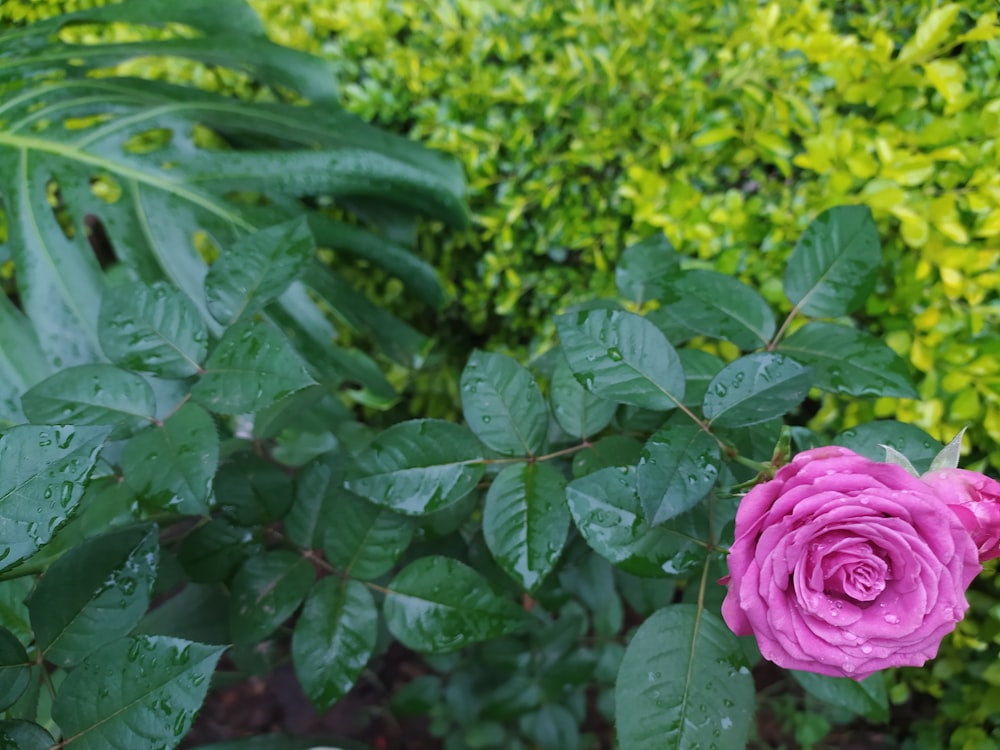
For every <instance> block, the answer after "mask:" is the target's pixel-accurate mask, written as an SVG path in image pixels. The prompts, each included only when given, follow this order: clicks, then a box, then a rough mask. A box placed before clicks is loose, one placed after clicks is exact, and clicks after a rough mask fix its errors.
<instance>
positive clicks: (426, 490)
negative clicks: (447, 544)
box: [345, 419, 483, 516]
mask: <svg viewBox="0 0 1000 750" xmlns="http://www.w3.org/2000/svg"><path fill="white" fill-rule="evenodd" d="M358 473H359V476H357V477H354V478H352V479H349V480H348V481H347V482H346V483H345V485H346V487H347V488H348V489H349V490H351V491H352V492H354V493H356V494H358V495H361V496H362V497H364V498H367V499H368V500H371V501H372V502H373V503H375V504H376V505H381V506H383V507H385V508H389V509H390V510H394V511H396V512H398V513H405V514H406V515H415V516H419V515H424V514H426V513H432V512H434V511H436V510H440V509H442V508H445V507H447V506H448V505H451V504H452V503H454V502H456V501H458V500H461V499H462V498H463V497H465V496H466V495H468V494H469V493H470V492H472V490H473V488H474V487H475V486H476V482H478V481H479V478H480V477H481V476H482V475H483V463H482V454H481V451H480V449H479V444H478V442H477V441H476V439H475V438H474V437H473V436H472V434H471V433H470V432H469V431H468V430H467V429H466V428H465V427H461V426H459V425H456V424H451V423H449V422H444V421H441V420H437V419H416V420H411V421H409V422H402V423H400V424H397V425H394V426H392V427H390V428H389V429H388V430H386V431H385V432H383V433H382V434H381V435H379V436H378V437H377V438H375V440H374V441H373V442H372V444H371V445H370V446H369V447H368V449H367V450H366V451H365V452H364V453H362V454H361V455H360V456H359V457H358Z"/></svg>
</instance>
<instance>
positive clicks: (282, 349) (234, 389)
mask: <svg viewBox="0 0 1000 750" xmlns="http://www.w3.org/2000/svg"><path fill="white" fill-rule="evenodd" d="M315 383H316V381H315V380H313V379H312V377H311V376H310V375H309V373H308V372H306V368H305V364H304V363H303V362H302V359H301V358H300V357H299V355H298V353H297V352H296V351H295V349H293V348H292V346H291V344H290V343H289V341H288V339H287V337H285V336H284V335H283V334H282V333H281V332H280V331H279V330H277V329H276V328H274V327H273V326H271V325H269V324H268V323H265V322H263V321H258V320H246V321H243V322H241V323H237V324H236V325H234V326H233V327H232V328H230V329H228V330H227V331H226V332H225V334H223V336H222V339H221V340H220V341H219V343H218V344H217V345H216V347H215V349H214V350H213V351H212V353H211V354H210V355H209V357H208V360H207V361H206V362H205V371H204V372H203V373H202V375H201V377H200V378H199V379H198V382H197V383H195V385H194V387H193V388H192V389H191V398H193V399H195V400H196V401H198V402H199V403H201V404H202V405H203V406H205V408H207V409H210V410H211V411H214V412H217V413H220V414H250V413H253V412H257V411H260V410H261V409H263V408H264V407H266V406H269V405H271V404H273V403H275V402H277V401H280V400H281V399H283V398H284V397H285V396H288V395H289V394H292V393H294V392H295V391H298V390H301V389H303V388H305V387H306V386H310V385H314V384H315Z"/></svg>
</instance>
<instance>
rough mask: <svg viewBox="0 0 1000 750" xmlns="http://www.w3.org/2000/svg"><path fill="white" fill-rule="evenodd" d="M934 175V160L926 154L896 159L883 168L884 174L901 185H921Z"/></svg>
mask: <svg viewBox="0 0 1000 750" xmlns="http://www.w3.org/2000/svg"><path fill="white" fill-rule="evenodd" d="M933 175H934V162H932V161H931V160H930V159H928V158H927V157H926V156H924V155H920V156H906V157H902V158H900V159H896V160H895V161H894V162H893V163H892V164H886V165H885V166H884V167H883V168H882V176H883V177H886V178H888V179H890V180H895V181H896V182H898V183H899V184H900V185H906V186H908V187H912V186H914V185H921V184H923V183H924V182H926V181H927V180H928V179H930V178H931V177H932V176H933Z"/></svg>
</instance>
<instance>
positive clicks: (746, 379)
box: [703, 352, 812, 427]
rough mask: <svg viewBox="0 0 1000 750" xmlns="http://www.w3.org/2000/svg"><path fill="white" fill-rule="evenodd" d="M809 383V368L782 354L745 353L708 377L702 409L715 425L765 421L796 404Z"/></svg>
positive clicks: (803, 394)
mask: <svg viewBox="0 0 1000 750" xmlns="http://www.w3.org/2000/svg"><path fill="white" fill-rule="evenodd" d="M811 384H812V370H811V369H810V368H808V367H804V366H802V365H800V364H799V363H798V362H796V361H795V360H793V359H791V358H789V357H786V356H785V355H784V354H776V353H774V352H758V353H756V354H748V355H746V356H745V357H740V358H739V359H738V360H736V361H735V362H731V363H729V364H728V365H726V366H725V367H724V368H723V369H722V371H721V372H719V374H718V375H716V376H715V377H714V378H713V379H712V382H711V383H710V384H709V386H708V391H707V392H706V393H705V403H704V406H703V411H704V413H705V417H706V418H707V419H708V420H709V422H710V423H711V424H712V425H713V426H715V427H744V426H746V425H752V424H757V423H759V422H766V421H767V420H769V419H774V418H775V417H780V416H781V415H783V414H787V413H788V412H789V411H791V410H792V409H794V408H795V407H796V406H798V405H799V403H801V401H802V400H803V399H804V398H805V397H806V394H807V393H808V392H809V386H810V385H811Z"/></svg>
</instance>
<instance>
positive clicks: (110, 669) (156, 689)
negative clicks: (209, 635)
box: [52, 635, 225, 750]
mask: <svg viewBox="0 0 1000 750" xmlns="http://www.w3.org/2000/svg"><path fill="white" fill-rule="evenodd" d="M223 651H225V647H224V646H206V645H203V644H201V643H192V642H190V641H184V640H181V639H179V638H169V637H167V636H155V635H154V636H142V635H140V636H132V637H131V638H126V639H122V640H119V641H115V642H113V643H109V644H108V645H107V646H104V647H103V648H101V649H98V650H97V651H95V652H94V653H93V654H91V655H90V656H89V657H88V658H87V659H85V660H84V661H83V663H82V664H80V665H79V666H78V667H77V668H76V669H74V670H73V671H72V672H70V673H69V674H68V675H67V676H66V679H65V680H63V683H62V685H61V686H60V687H59V691H58V692H57V693H56V697H55V702H54V703H53V706H52V717H53V719H55V721H56V723H58V725H59V728H60V729H61V730H62V732H63V735H64V736H65V737H66V738H67V744H70V745H72V747H73V749H74V750H109V749H112V750H132V749H134V748H139V747H148V746H149V740H150V738H155V740H156V742H157V743H158V746H159V747H164V748H172V747H176V746H177V744H179V743H180V741H181V739H182V738H183V737H184V735H185V734H187V731H188V730H189V729H190V728H191V724H192V722H193V721H194V717H195V714H196V713H197V711H198V709H199V708H200V707H201V703H202V701H203V700H204V699H205V693H206V692H207V691H208V678H209V677H210V676H211V674H212V672H213V671H215V665H216V663H217V662H218V661H219V657H220V656H221V655H222V652H223Z"/></svg>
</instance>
